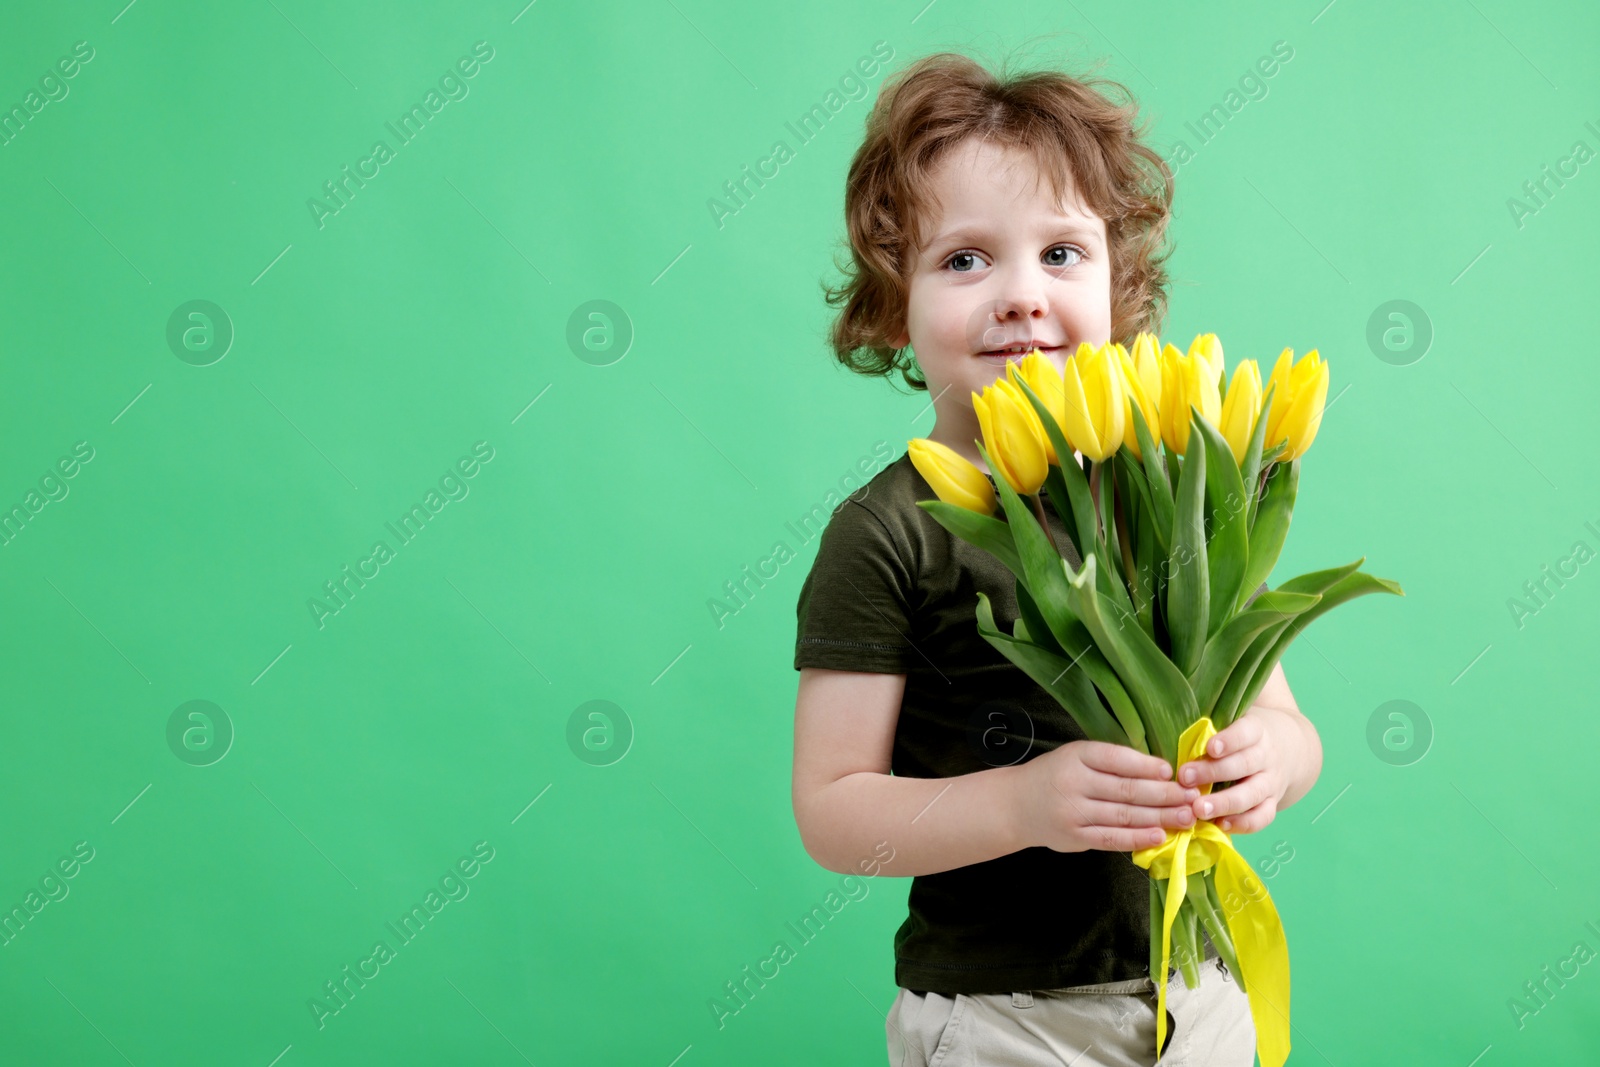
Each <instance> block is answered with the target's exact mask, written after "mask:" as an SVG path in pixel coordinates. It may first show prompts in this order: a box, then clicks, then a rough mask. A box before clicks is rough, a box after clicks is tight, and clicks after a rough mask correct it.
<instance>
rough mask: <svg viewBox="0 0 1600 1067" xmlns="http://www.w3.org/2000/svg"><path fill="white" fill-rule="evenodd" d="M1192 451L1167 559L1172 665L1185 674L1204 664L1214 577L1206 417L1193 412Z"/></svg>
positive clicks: (1185, 461)
mask: <svg viewBox="0 0 1600 1067" xmlns="http://www.w3.org/2000/svg"><path fill="white" fill-rule="evenodd" d="M1189 421H1190V429H1189V453H1188V455H1186V456H1184V458H1183V471H1182V473H1181V474H1180V475H1179V478H1178V496H1177V500H1176V504H1177V513H1176V514H1175V515H1174V516H1173V520H1172V552H1171V554H1170V555H1169V556H1168V557H1167V629H1168V630H1169V631H1170V632H1171V634H1172V662H1173V663H1175V664H1177V667H1178V670H1180V671H1181V672H1183V673H1184V674H1192V673H1193V672H1194V669H1195V668H1196V667H1198V666H1199V665H1200V653H1201V651H1202V650H1203V649H1204V648H1205V644H1206V626H1207V622H1208V620H1209V616H1210V596H1211V590H1210V575H1209V567H1208V564H1207V562H1206V529H1205V498H1206V439H1205V435H1204V434H1203V433H1202V432H1201V431H1200V430H1199V429H1198V426H1199V422H1200V414H1199V412H1197V411H1195V410H1194V408H1192V407H1191V408H1190V409H1189Z"/></svg>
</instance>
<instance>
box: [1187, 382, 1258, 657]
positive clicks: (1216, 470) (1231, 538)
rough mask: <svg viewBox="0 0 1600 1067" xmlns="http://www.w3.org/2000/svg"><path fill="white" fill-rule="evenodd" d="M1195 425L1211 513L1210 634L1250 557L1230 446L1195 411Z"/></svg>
mask: <svg viewBox="0 0 1600 1067" xmlns="http://www.w3.org/2000/svg"><path fill="white" fill-rule="evenodd" d="M1194 425H1195V428H1196V429H1197V430H1199V432H1200V433H1201V434H1202V435H1203V436H1204V437H1205V441H1206V490H1207V495H1208V497H1209V498H1210V502H1209V508H1208V510H1209V512H1210V516H1211V540H1210V542H1209V543H1208V544H1207V545H1206V571H1207V581H1208V583H1209V585H1210V591H1209V596H1210V600H1211V605H1210V611H1209V614H1208V617H1207V619H1206V635H1207V637H1209V636H1210V635H1212V634H1214V633H1216V632H1217V629H1218V628H1219V627H1220V626H1221V625H1222V624H1223V622H1225V621H1226V620H1227V619H1228V618H1230V617H1231V616H1232V615H1233V610H1234V606H1235V601H1236V600H1237V599H1238V597H1239V583H1240V581H1241V580H1243V578H1244V568H1245V564H1246V563H1248V562H1249V559H1250V542H1249V531H1248V530H1247V528H1246V525H1245V518H1246V516H1245V508H1246V502H1245V495H1244V479H1243V478H1241V477H1240V475H1239V464H1238V462H1237V461H1236V460H1235V459H1234V458H1233V448H1232V447H1231V446H1230V445H1229V444H1228V442H1227V439H1225V438H1224V437H1223V436H1222V434H1220V433H1219V432H1217V429H1216V427H1214V426H1212V425H1211V423H1210V422H1208V421H1207V420H1206V418H1205V416H1203V415H1201V414H1200V413H1199V412H1198V411H1196V412H1195V413H1194ZM1256 584H1257V585H1259V584H1261V583H1259V582H1257V583H1256ZM1250 588H1251V589H1254V588H1255V586H1251V587H1250Z"/></svg>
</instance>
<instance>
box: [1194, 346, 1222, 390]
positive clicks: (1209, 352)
mask: <svg viewBox="0 0 1600 1067" xmlns="http://www.w3.org/2000/svg"><path fill="white" fill-rule="evenodd" d="M1189 355H1190V356H1191V357H1196V356H1198V357H1200V358H1201V359H1204V360H1205V361H1206V364H1207V365H1208V366H1209V367H1210V368H1211V380H1212V381H1213V382H1215V383H1220V382H1221V381H1222V341H1221V340H1220V339H1219V338H1218V337H1217V335H1216V334H1214V333H1201V334H1196V335H1195V338H1194V340H1193V341H1190V342H1189ZM1217 388H1218V389H1219V390H1220V389H1221V385H1220V384H1218V386H1217Z"/></svg>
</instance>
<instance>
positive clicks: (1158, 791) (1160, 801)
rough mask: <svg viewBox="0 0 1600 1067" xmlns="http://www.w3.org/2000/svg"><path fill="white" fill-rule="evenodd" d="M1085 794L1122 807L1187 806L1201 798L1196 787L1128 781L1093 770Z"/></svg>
mask: <svg viewBox="0 0 1600 1067" xmlns="http://www.w3.org/2000/svg"><path fill="white" fill-rule="evenodd" d="M1083 792H1084V795H1085V796H1090V797H1094V798H1095V799H1096V800H1110V801H1115V802H1117V803H1119V804H1145V805H1149V806H1152V807H1156V806H1163V805H1179V804H1181V805H1185V806H1187V805H1189V804H1192V803H1193V802H1194V801H1196V800H1198V799H1199V798H1200V790H1199V789H1196V788H1195V787H1194V786H1182V785H1179V784H1178V783H1177V782H1171V781H1156V780H1154V779H1150V778H1125V777H1123V776H1121V775H1117V774H1105V773H1102V772H1099V771H1095V770H1093V769H1091V770H1090V773H1089V779H1088V781H1086V782H1085V783H1084V789H1083Z"/></svg>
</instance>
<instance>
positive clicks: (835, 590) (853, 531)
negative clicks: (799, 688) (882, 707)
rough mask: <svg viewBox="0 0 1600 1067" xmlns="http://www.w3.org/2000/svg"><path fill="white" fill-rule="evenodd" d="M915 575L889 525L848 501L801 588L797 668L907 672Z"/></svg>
mask: <svg viewBox="0 0 1600 1067" xmlns="http://www.w3.org/2000/svg"><path fill="white" fill-rule="evenodd" d="M913 584H914V579H913V575H912V573H911V571H910V569H909V568H907V566H906V565H905V561H904V560H903V559H902V557H901V553H900V549H899V546H898V545H896V543H895V540H894V537H893V536H892V535H891V534H890V532H889V529H888V527H886V526H885V525H884V524H883V521H882V520H881V519H879V518H878V516H877V515H875V514H874V513H873V512H872V511H870V510H868V508H867V507H866V506H865V505H863V504H861V503H860V502H858V501H855V500H847V501H845V503H844V504H842V505H841V506H840V507H839V509H838V510H837V511H835V512H834V513H833V516H832V517H831V518H830V519H829V521H828V526H827V528H826V529H825V530H823V531H822V538H821V540H820V541H819V543H818V545H817V556H816V559H815V560H813V561H812V564H811V573H810V574H808V575H806V580H805V583H804V584H803V585H802V586H801V587H800V600H799V603H798V604H797V605H796V609H795V611H796V617H797V621H798V627H797V632H796V635H795V646H794V669H795V670H800V669H801V668H803V667H825V668H828V669H830V670H837V671H872V672H876V673H880V674H905V673H906V672H907V670H908V668H909V665H910V661H911V659H912V658H913V656H914V652H913V649H912V644H911V609H910V603H911V593H912V587H913Z"/></svg>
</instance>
